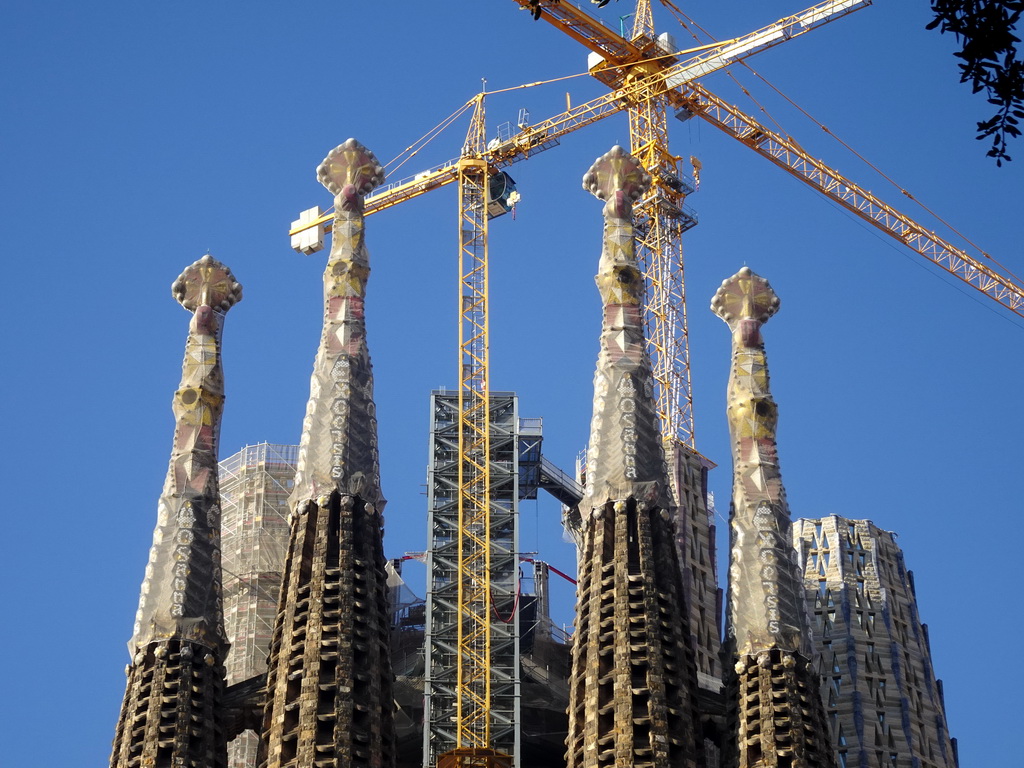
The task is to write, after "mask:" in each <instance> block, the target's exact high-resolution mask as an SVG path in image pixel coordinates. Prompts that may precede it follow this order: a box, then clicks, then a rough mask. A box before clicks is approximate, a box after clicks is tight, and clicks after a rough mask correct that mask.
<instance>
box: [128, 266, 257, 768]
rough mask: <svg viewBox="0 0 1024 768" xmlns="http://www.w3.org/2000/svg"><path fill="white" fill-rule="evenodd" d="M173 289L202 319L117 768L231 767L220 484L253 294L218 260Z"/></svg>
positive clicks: (179, 413)
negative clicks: (228, 374)
mask: <svg viewBox="0 0 1024 768" xmlns="http://www.w3.org/2000/svg"><path fill="white" fill-rule="evenodd" d="M171 290H172V292H173V294H174V296H175V298H176V299H177V300H178V301H179V302H180V303H181V304H182V306H184V307H185V308H186V309H188V310H189V311H190V312H192V313H193V315H192V322H191V324H190V325H189V334H188V340H187V342H186V346H185V361H184V363H183V365H182V374H181V385H180V386H179V387H178V391H177V392H176V393H175V395H174V401H173V410H174V418H175V428H174V444H173V447H172V451H171V461H170V467H169V468H168V470H167V480H166V482H165V483H164V490H163V493H162V494H161V496H160V500H159V503H158V505H157V526H156V531H155V532H154V534H153V547H152V549H151V550H150V556H149V564H148V565H147V566H146V576H145V580H144V581H143V584H142V595H141V597H140V599H139V611H138V614H137V616H136V621H135V631H134V635H133V637H132V640H131V642H130V643H129V650H130V652H131V654H132V662H131V664H130V665H129V667H128V685H127V689H126V691H125V698H124V702H123V704H122V707H121V716H120V719H119V720H118V725H117V734H116V736H115V739H114V749H113V753H112V755H111V760H110V764H111V766H113V767H114V768H134V767H135V766H172V765H173V766H179V765H180V766H203V767H204V768H218V766H223V765H224V764H225V761H226V752H225V740H224V733H223V729H222V727H221V721H220V707H219V704H220V697H221V694H222V692H223V689H224V666H223V660H224V656H225V655H226V653H227V641H226V639H225V635H224V621H223V612H224V609H223V604H222V600H221V573H220V489H219V487H218V482H217V448H218V433H219V430H220V419H221V412H222V410H223V405H224V376H223V371H222V369H221V362H220V330H221V328H220V326H221V322H222V320H223V313H225V312H226V311H227V310H228V309H230V308H231V306H232V305H233V304H235V303H236V302H237V301H238V300H239V299H241V296H242V288H241V286H240V285H239V284H238V283H237V282H236V281H235V279H234V277H233V276H232V274H231V271H230V270H229V269H228V268H227V267H225V266H224V265H223V264H221V263H219V262H217V261H215V260H214V259H213V258H212V257H210V256H209V255H207V256H204V257H203V258H201V259H200V260H199V261H197V262H195V263H194V264H192V266H190V267H189V268H188V269H186V270H185V271H184V272H183V273H182V274H181V276H180V277H179V278H178V279H177V280H176V281H175V282H174V284H173V285H172V286H171Z"/></svg>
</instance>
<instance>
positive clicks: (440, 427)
mask: <svg viewBox="0 0 1024 768" xmlns="http://www.w3.org/2000/svg"><path fill="white" fill-rule="evenodd" d="M430 402H431V427H430V434H431V448H430V469H429V473H430V474H429V480H428V486H429V494H430V495H429V536H430V549H429V551H428V556H427V625H426V635H427V636H426V653H427V658H426V680H425V691H424V693H425V702H424V703H425V707H424V710H425V712H424V723H425V727H424V742H423V747H424V749H423V756H424V762H423V765H424V766H425V768H430V766H434V765H436V764H437V759H438V757H439V756H440V755H442V754H445V753H447V752H451V751H452V750H454V749H457V748H458V747H459V746H460V744H459V741H458V732H457V728H456V726H457V725H458V722H457V721H458V717H457V713H456V700H457V696H456V690H457V687H458V684H459V682H460V681H459V670H460V663H459V662H460V659H459V636H460V635H459V628H460V621H461V620H462V619H461V617H460V613H459V605H460V600H459V588H460V581H461V580H460V574H459V569H458V563H459V546H460V533H461V532H462V530H463V528H464V527H465V525H467V524H468V525H472V526H480V525H485V526H487V528H488V531H487V534H488V535H486V536H484V535H482V534H483V531H482V530H474V531H470V532H471V533H473V534H475V536H476V537H477V538H479V539H480V540H486V541H488V542H489V552H488V553H487V555H488V558H489V568H488V577H489V582H490V583H489V585H488V589H487V593H486V595H485V598H486V600H487V602H488V603H489V605H488V606H487V611H486V613H485V614H484V615H486V616H489V617H490V621H489V626H488V628H487V629H488V630H489V635H490V637H489V643H488V646H489V647H488V648H487V656H488V659H489V668H490V680H491V685H490V692H489V702H490V707H489V714H490V722H489V723H488V724H487V725H488V728H489V732H490V737H491V738H490V742H491V745H492V747H493V749H496V750H498V751H500V752H503V753H505V754H508V755H513V756H515V761H516V762H515V765H516V766H518V764H519V762H518V755H519V748H518V747H519V744H518V740H519V727H518V722H519V664H518V659H519V614H518V610H517V608H518V605H517V602H518V596H519V591H518V590H519V579H518V574H519V561H518V545H519V542H518V525H517V523H518V500H519V460H518V454H519V447H520V446H519V421H518V417H517V409H518V399H517V398H516V396H515V394H514V393H512V392H491V393H490V397H489V398H488V410H489V423H490V434H489V436H488V437H489V448H490V450H489V454H488V457H487V465H488V466H487V469H488V475H489V509H488V512H487V515H486V520H485V521H483V523H478V522H476V521H470V522H469V523H466V521H463V520H461V519H460V504H459V489H460V472H459V470H460V461H459V429H460V407H459V393H458V392H455V391H448V390H437V391H434V392H432V393H431V397H430Z"/></svg>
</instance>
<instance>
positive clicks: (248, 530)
mask: <svg viewBox="0 0 1024 768" xmlns="http://www.w3.org/2000/svg"><path fill="white" fill-rule="evenodd" d="M298 451H299V449H298V446H295V445H272V444H269V443H260V444H258V445H250V446H246V447H245V448H243V449H242V450H240V451H239V452H238V453H236V454H234V455H233V456H229V457H228V458H226V459H224V460H223V461H221V462H220V464H219V469H220V494H221V510H222V539H221V546H222V562H223V568H224V624H225V630H226V632H227V636H228V640H229V642H230V643H231V651H230V652H229V653H228V656H227V660H226V662H225V667H226V669H227V678H228V684H229V685H231V684H234V683H240V682H243V681H245V680H249V679H250V678H252V677H255V676H257V675H263V674H266V671H267V655H268V654H269V653H270V640H271V637H272V635H273V633H274V619H275V617H276V615H277V601H278V595H279V593H280V591H281V577H282V573H283V571H284V554H285V549H286V548H287V546H288V495H289V494H290V493H291V490H292V485H293V481H294V477H295V464H296V462H297V461H298ZM258 744H259V738H258V737H257V735H256V734H255V733H253V732H252V731H245V732H244V733H242V734H241V735H240V736H238V737H237V738H236V739H235V740H234V741H232V742H231V743H230V744H229V745H228V768H255V766H256V749H257V746H258Z"/></svg>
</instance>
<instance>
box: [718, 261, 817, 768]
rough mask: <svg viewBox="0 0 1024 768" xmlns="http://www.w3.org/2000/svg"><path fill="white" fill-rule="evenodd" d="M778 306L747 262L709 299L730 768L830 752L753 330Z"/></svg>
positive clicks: (809, 761) (808, 760) (792, 766)
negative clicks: (724, 560) (724, 399)
mask: <svg viewBox="0 0 1024 768" xmlns="http://www.w3.org/2000/svg"><path fill="white" fill-rule="evenodd" d="M778 307H779V299H778V297H777V296H776V295H775V292H774V291H773V290H772V287H771V286H770V285H769V284H768V281H767V280H765V279H764V278H762V277H760V276H758V275H756V274H754V273H753V272H751V271H750V269H749V268H747V267H744V268H743V269H741V270H740V271H739V272H738V273H736V274H735V275H733V276H732V277H731V278H729V279H728V280H726V281H724V282H723V283H722V286H721V287H720V288H719V289H718V292H717V293H716V294H715V296H714V298H713V299H712V301H711V308H712V310H713V311H714V312H715V314H717V315H718V316H719V317H721V318H722V319H723V320H725V322H726V323H727V324H728V325H729V329H730V330H731V331H732V370H731V372H730V375H729V389H728V407H727V412H728V418H729V432H730V434H731V437H732V453H733V494H732V509H731V514H730V520H729V523H730V534H731V542H730V543H731V547H730V559H729V603H728V616H727V627H728V629H727V636H728V641H729V644H730V650H731V651H732V653H733V661H734V662H735V664H734V667H733V669H734V673H735V674H734V675H733V676H732V679H731V682H732V685H731V690H730V693H729V697H730V698H729V702H730V708H731V709H730V719H731V721H732V727H733V730H734V733H733V739H732V740H731V747H732V748H733V750H734V751H735V752H737V753H738V754H737V755H736V759H735V760H734V761H733V764H734V765H736V766H738V768H755V767H756V768H775V767H778V768H782V767H783V766H785V767H786V768H829V767H830V766H834V765H835V756H834V754H833V752H832V750H831V748H830V746H829V737H828V725H827V723H826V722H825V716H824V709H823V707H822V704H821V698H820V695H819V694H818V683H817V677H816V675H815V673H814V671H813V669H812V668H811V665H810V661H811V643H810V634H809V630H808V627H807V622H806V618H805V609H804V605H803V584H802V580H801V576H800V573H799V570H798V568H797V566H796V563H795V560H794V553H793V549H792V547H791V545H790V543H789V542H790V517H789V505H788V504H787V503H786V491H785V488H783V485H782V474H781V473H780V471H779V462H778V448H777V446H776V442H775V429H776V423H777V421H778V411H777V408H776V405H775V401H774V400H773V399H772V395H771V391H770V389H769V386H768V360H767V356H766V354H765V349H764V342H763V340H762V338H761V326H762V325H763V324H764V323H765V322H767V321H768V319H769V318H770V317H771V316H772V315H773V314H775V312H776V310H777V309H778Z"/></svg>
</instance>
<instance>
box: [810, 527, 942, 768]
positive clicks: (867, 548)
mask: <svg viewBox="0 0 1024 768" xmlns="http://www.w3.org/2000/svg"><path fill="white" fill-rule="evenodd" d="M793 544H794V546H795V547H796V550H797V554H798V557H799V561H800V564H801V566H802V572H803V579H804V587H805V590H806V591H805V596H806V604H807V610H808V612H809V614H810V615H811V616H812V617H813V621H812V634H813V636H814V643H815V646H816V648H815V650H816V652H817V656H818V659H819V667H818V672H819V673H820V675H821V696H822V699H823V700H824V702H825V707H826V713H827V717H828V720H829V724H830V727H831V735H832V745H833V747H834V748H835V751H836V755H837V756H838V760H839V766H840V768H956V766H957V755H956V740H955V739H951V738H950V736H949V731H948V729H947V727H946V712H945V704H944V702H943V698H942V683H941V681H939V680H937V679H936V677H935V671H934V669H933V668H932V661H931V651H930V649H929V647H928V628H927V626H926V625H925V624H922V623H921V619H920V616H919V615H918V610H917V597H916V595H915V592H914V577H913V574H912V573H911V572H910V571H909V570H907V568H906V565H905V563H904V560H903V553H902V551H900V548H899V546H898V545H897V544H896V536H895V534H893V533H890V532H888V531H883V530H882V529H880V528H878V527H876V526H875V525H874V524H873V523H871V522H870V521H868V520H848V519H846V518H842V517H837V516H835V515H832V516H829V517H823V518H821V519H819V520H798V521H797V522H796V523H795V524H794V526H793Z"/></svg>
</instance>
